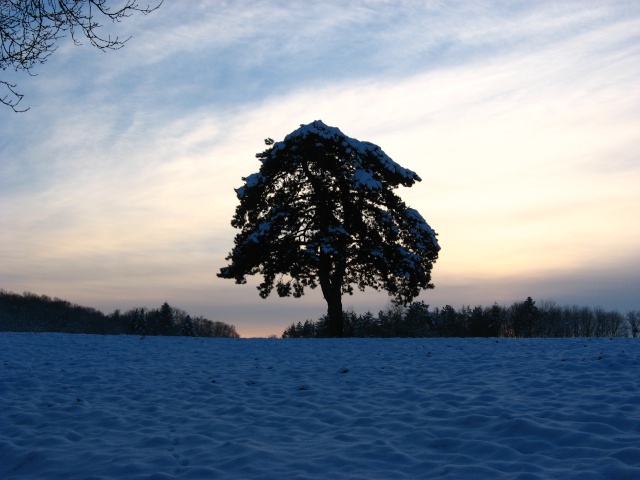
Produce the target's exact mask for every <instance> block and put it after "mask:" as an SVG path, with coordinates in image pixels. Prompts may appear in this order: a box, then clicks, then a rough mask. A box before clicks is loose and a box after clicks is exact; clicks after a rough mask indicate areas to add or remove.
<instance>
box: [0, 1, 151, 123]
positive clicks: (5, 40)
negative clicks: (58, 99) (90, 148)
mask: <svg viewBox="0 0 640 480" xmlns="http://www.w3.org/2000/svg"><path fill="white" fill-rule="evenodd" d="M112 3H113V2H112V1H110V0H1V1H0V39H1V40H2V45H1V47H0V70H6V69H7V68H11V69H13V70H14V71H16V72H20V71H22V72H25V73H28V74H30V75H33V73H32V70H33V68H34V67H35V66H36V65H37V64H42V63H45V62H46V61H47V59H48V58H49V56H50V55H51V54H52V53H53V52H54V51H55V50H56V48H57V47H56V43H57V41H58V40H59V39H60V38H62V37H64V36H65V35H66V34H67V33H70V34H71V38H72V39H73V41H74V42H75V43H76V45H80V43H81V37H85V38H86V39H87V40H88V41H89V43H90V44H91V45H92V46H94V47H96V48H98V49H99V50H102V51H106V50H118V49H120V48H122V47H123V46H124V44H125V43H126V42H127V40H129V39H128V38H126V39H120V38H119V37H112V36H111V35H108V34H107V35H103V34H102V33H100V31H99V29H100V27H101V26H102V25H101V24H100V23H99V22H100V21H104V20H109V21H111V22H120V21H121V20H122V19H124V18H126V17H129V16H131V15H132V14H133V13H134V12H141V13H144V14H147V13H150V12H152V11H153V10H155V9H156V8H158V7H159V6H160V4H161V3H162V1H160V3H159V4H158V5H156V6H155V7H150V6H146V7H140V6H139V5H138V2H137V1H136V0H126V2H124V4H122V3H121V4H120V5H119V6H117V7H116V8H113V7H112V6H111V4H112ZM0 85H2V86H3V87H4V88H5V89H6V93H5V94H4V95H1V94H0V102H2V103H3V104H4V105H6V106H8V107H10V108H12V109H13V111H15V112H20V111H25V110H28V108H27V109H25V110H20V109H18V104H19V103H20V101H21V100H22V98H23V96H24V95H22V94H20V93H19V92H18V91H17V90H16V85H15V84H13V83H10V82H7V81H4V80H0Z"/></svg>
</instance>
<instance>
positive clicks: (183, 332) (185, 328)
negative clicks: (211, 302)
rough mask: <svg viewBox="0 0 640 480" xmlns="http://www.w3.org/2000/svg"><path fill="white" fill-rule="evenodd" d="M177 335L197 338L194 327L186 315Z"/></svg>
mask: <svg viewBox="0 0 640 480" xmlns="http://www.w3.org/2000/svg"><path fill="white" fill-rule="evenodd" d="M178 335H180V336H183V337H197V336H198V334H197V332H196V326H195V325H194V324H193V321H192V320H191V317H190V316H189V315H187V316H186V317H185V318H184V320H183V321H182V325H181V326H180V330H179V331H178Z"/></svg>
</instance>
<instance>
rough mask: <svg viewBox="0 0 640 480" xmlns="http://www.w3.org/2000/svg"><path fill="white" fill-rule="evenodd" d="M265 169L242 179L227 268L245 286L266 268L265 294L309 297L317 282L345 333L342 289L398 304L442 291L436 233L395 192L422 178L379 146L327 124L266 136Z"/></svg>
mask: <svg viewBox="0 0 640 480" xmlns="http://www.w3.org/2000/svg"><path fill="white" fill-rule="evenodd" d="M265 143H266V144H267V146H268V147H269V148H267V149H266V150H265V151H264V152H262V153H259V154H257V157H258V159H259V160H260V161H261V162H262V165H261V167H260V171H259V172H258V173H254V174H253V175H250V176H248V177H246V178H243V180H244V182H245V183H244V185H243V186H242V187H240V188H238V189H237V190H236V193H237V196H238V199H239V200H240V205H238V207H237V208H236V212H235V215H234V217H233V220H232V222H231V224H232V226H233V227H235V228H238V229H239V230H240V232H239V233H238V234H237V235H236V237H235V244H234V247H233V250H232V251H231V253H230V254H229V256H228V257H227V260H230V264H229V265H228V266H227V267H224V268H222V269H221V271H220V273H219V274H218V276H219V277H222V278H232V279H235V280H236V283H240V284H243V283H246V277H247V275H255V274H260V275H262V276H263V278H264V281H263V282H262V283H261V284H260V286H259V287H258V289H259V292H260V296H261V297H263V298H266V297H267V296H268V295H269V294H270V293H271V291H272V290H273V288H274V286H275V288H276V291H277V293H278V295H280V296H281V297H286V296H290V295H293V296H294V297H300V296H302V295H303V293H304V290H305V288H306V287H310V288H315V287H317V286H318V285H319V286H320V288H321V290H322V294H323V296H324V298H325V300H326V301H327V305H328V317H329V333H330V334H331V335H332V336H342V334H343V328H342V322H343V312H342V294H344V293H348V294H352V293H353V290H354V286H356V287H358V288H359V289H360V290H364V289H365V287H371V288H374V289H376V290H386V291H387V292H388V293H389V294H390V295H391V296H392V297H394V300H395V301H396V302H397V303H400V304H406V303H409V302H411V301H412V299H413V298H414V297H415V296H417V295H418V294H419V293H420V291H421V290H422V289H426V288H433V285H432V284H431V269H432V267H433V263H434V262H435V261H436V259H437V258H438V251H439V250H440V247H439V246H438V241H437V238H436V233H435V232H434V231H433V230H432V229H431V227H430V226H429V225H428V224H427V222H426V221H425V220H424V218H423V217H422V216H421V215H420V214H419V213H418V212H417V211H416V210H414V209H412V208H409V207H407V206H406V205H405V204H404V202H403V201H402V200H401V199H400V197H399V196H398V195H396V194H395V192H394V189H396V188H397V187H398V186H400V185H402V186H405V187H410V186H412V185H413V184H414V183H415V182H417V181H420V180H421V179H420V177H419V176H418V175H417V174H416V173H415V172H412V171H411V170H408V169H406V168H403V167H401V166H400V165H398V164H397V163H395V162H394V161H393V160H391V158H389V157H388V156H387V155H386V154H385V153H384V152H383V151H382V150H381V149H380V147H378V146H377V145H374V144H372V143H369V142H362V141H359V140H356V139H353V138H350V137H347V136H346V135H344V134H343V133H342V132H341V131H340V130H338V129H337V128H334V127H329V126H327V125H325V124H324V123H323V122H321V121H315V122H313V123H310V124H308V125H302V126H301V127H300V128H299V129H297V130H295V131H294V132H292V133H290V134H289V135H287V136H286V137H285V139H284V141H282V142H277V143H274V142H273V140H271V139H267V140H266V141H265Z"/></svg>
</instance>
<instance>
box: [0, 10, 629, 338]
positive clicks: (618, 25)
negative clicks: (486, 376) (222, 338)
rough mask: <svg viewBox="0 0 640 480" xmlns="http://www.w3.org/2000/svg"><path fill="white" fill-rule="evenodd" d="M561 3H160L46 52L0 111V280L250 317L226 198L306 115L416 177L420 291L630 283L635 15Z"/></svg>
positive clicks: (312, 302) (251, 297) (449, 295)
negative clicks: (118, 35) (114, 41)
mask: <svg viewBox="0 0 640 480" xmlns="http://www.w3.org/2000/svg"><path fill="white" fill-rule="evenodd" d="M203 5H204V4H203ZM289 5H291V6H289ZM578 5H582V4H581V3H580V4H565V3H563V4H557V3H555V2H548V3H546V2H542V3H537V4H535V5H534V4H529V3H513V4H510V6H509V7H508V8H507V9H504V8H497V7H495V6H494V4H491V3H483V4H478V3H468V4H459V5H456V6H452V4H449V3H438V2H425V3H415V2H407V3H401V4H400V6H398V4H397V3H396V2H349V3H348V4H344V3H343V2H325V3H320V4H314V5H313V6H308V2H299V3H296V2H293V4H290V3H288V4H287V7H285V6H284V4H282V3H273V2H251V3H244V2H233V3H229V4H220V3H218V2H216V3H214V4H206V5H204V6H202V7H201V6H200V4H198V6H195V7H191V9H190V10H185V9H184V7H182V6H176V5H169V4H167V5H163V7H162V8H161V9H160V10H159V11H158V12H156V13H154V14H153V15H151V16H148V17H144V18H141V19H136V20H135V22H134V23H132V24H131V28H134V27H135V28H134V30H137V28H138V27H140V28H141V29H142V28H143V26H145V25H153V28H150V30H149V31H148V32H145V31H142V30H141V31H139V32H138V33H137V34H136V35H135V36H134V38H133V39H132V40H131V42H130V43H129V44H128V45H127V46H126V47H125V49H123V50H122V51H120V52H115V54H114V55H108V56H104V55H98V56H94V55H93V52H91V51H89V50H87V49H79V52H80V53H76V50H74V49H69V50H68V51H67V50H64V51H63V52H57V53H56V55H54V56H53V57H52V58H51V61H50V63H48V64H47V68H51V69H52V70H47V72H48V73H47V77H46V78H44V76H43V78H42V79H41V80H42V81H41V82H39V83H38V92H36V93H35V94H34V96H33V97H32V98H33V102H34V103H32V104H31V105H32V107H33V109H32V111H31V112H29V113H28V114H26V115H21V116H11V117H10V118H9V117H7V116H6V115H7V114H6V113H5V112H2V113H0V115H2V117H0V121H1V122H2V130H3V132H4V133H5V135H3V137H4V139H0V152H1V156H2V162H0V201H1V203H2V211H0V264H1V265H2V266H1V267H0V275H1V278H2V281H3V282H6V283H5V287H4V288H9V289H15V290H18V291H21V290H23V289H32V290H35V291H37V292H38V293H47V294H50V295H57V296H61V297H66V298H70V299H71V300H72V301H77V302H79V303H82V301H81V299H82V298H88V299H95V300H96V301H98V302H100V305H112V304H113V303H116V304H118V303H117V302H118V301H119V300H118V299H122V301H125V300H126V301H128V299H131V301H134V300H135V299H136V298H139V299H140V303H145V304H147V305H153V304H155V303H158V302H159V301H160V300H162V299H166V300H168V301H170V303H176V304H177V306H179V307H182V308H186V309H187V310H189V308H188V307H189V305H188V304H187V305H184V304H182V305H181V304H180V300H181V299H184V301H185V302H187V303H192V304H193V305H199V306H203V308H204V305H206V304H207V302H209V301H210V302H211V303H212V304H214V305H215V304H219V307H218V306H213V307H211V310H209V311H211V312H213V313H215V312H220V314H222V313H221V312H222V311H223V310H224V312H230V311H232V310H233V305H235V306H236V308H237V309H238V310H237V312H238V315H239V317H242V318H245V319H247V320H243V322H244V321H247V322H249V320H248V318H249V317H250V316H251V315H252V314H253V313H252V312H255V309H256V305H265V304H264V303H261V301H260V300H259V299H258V297H257V294H256V292H254V291H253V288H251V287H241V286H235V285H232V284H230V282H224V281H222V280H220V279H217V278H216V277H215V273H216V272H217V271H218V269H219V268H220V267H221V266H222V265H224V256H225V255H226V253H227V252H228V251H229V249H230V248H231V245H232V241H233V235H234V233H235V232H234V231H233V229H232V228H231V227H230V225H229V221H230V219H231V216H232V214H233V211H234V208H235V205H236V202H237V199H236V198H235V195H234V193H233V188H234V187H237V186H239V185H240V184H241V177H243V176H247V175H249V174H251V173H253V172H255V171H257V169H258V167H259V163H258V162H257V161H256V159H255V158H254V155H255V153H256V152H258V151H261V150H262V149H264V144H263V143H262V139H263V138H266V137H272V138H274V139H281V138H283V137H284V136H285V135H286V134H288V133H289V132H291V131H292V130H294V129H295V128H297V126H298V125H299V124H301V123H308V122H310V121H313V120H315V119H322V120H324V121H325V122H326V123H328V124H330V125H334V126H337V127H339V128H341V129H342V130H343V131H344V132H345V134H347V135H350V136H353V137H355V138H358V139H361V140H369V141H372V142H374V143H376V144H378V145H380V146H381V147H382V148H383V149H384V150H385V151H386V152H387V153H388V154H389V155H390V156H391V157H392V158H394V160H396V161H397V162H398V163H400V164H401V165H403V166H405V167H407V168H411V169H412V170H416V171H417V172H418V173H419V174H420V175H421V177H422V178H423V179H424V181H423V182H422V183H419V184H417V185H415V186H414V187H413V188H412V189H408V190H403V191H401V192H400V194H401V195H402V197H403V198H405V199H406V201H407V203H408V204H409V205H411V206H412V207H415V208H417V209H418V210H419V211H420V212H421V213H422V214H423V215H424V216H425V218H426V219H427V221H428V222H429V223H430V224H431V225H432V226H433V227H434V229H435V230H436V231H438V232H439V233H440V243H441V244H442V246H443V250H442V253H441V257H440V260H439V261H438V263H437V264H436V267H435V269H434V282H435V283H436V286H437V290H436V291H434V292H427V293H426V294H425V295H426V296H427V298H434V299H438V301H442V302H444V303H452V304H454V303H455V302H456V301H457V298H459V295H470V297H469V300H461V301H468V302H471V301H472V300H471V299H472V298H474V299H478V300H477V301H478V302H481V301H489V302H490V301H492V300H493V297H492V298H487V299H486V300H481V299H480V297H481V296H482V295H485V296H491V295H489V294H490V293H491V288H495V289H497V290H495V291H504V292H506V291H507V290H508V291H512V290H509V289H507V288H506V287H508V286H509V285H516V284H518V282H520V283H519V284H520V285H524V286H526V288H524V287H523V288H522V289H521V290H518V291H517V293H518V294H520V293H521V291H524V290H527V289H529V290H535V291H527V293H526V295H527V296H528V295H532V296H534V297H535V296H536V295H537V293H536V292H540V291H547V290H548V289H545V287H544V282H542V281H540V282H537V280H536V281H535V282H534V281H529V280H528V279H539V278H550V277H551V276H553V277H554V278H562V279H563V280H562V281H560V280H558V281H557V282H556V283H553V282H552V283H553V284H554V285H555V286H557V287H558V295H560V296H561V295H562V292H569V291H571V292H573V293H571V295H575V296H576V297H575V298H578V297H577V295H578V293H576V292H577V291H578V289H577V288H569V287H567V288H565V289H564V290H563V289H562V288H561V285H562V284H563V282H565V281H566V282H573V283H568V285H569V286H570V285H578V286H580V288H583V286H584V285H585V284H583V283H582V282H581V281H575V280H576V279H580V278H582V275H583V274H584V275H585V276H587V277H589V276H591V275H590V274H588V273H587V272H590V271H593V270H594V269H595V270H597V271H598V272H607V274H606V275H604V274H602V275H601V277H602V278H615V271H616V269H622V270H621V271H625V272H626V271H627V270H625V269H624V265H625V262H626V264H633V265H635V264H637V262H636V263H633V262H634V261H636V260H637V253H636V252H637V241H635V239H637V238H640V230H639V229H640V225H638V222H636V221H635V217H636V212H637V210H638V207H640V194H639V193H638V189H637V184H638V180H640V167H639V166H638V165H640V164H639V163H638V162H637V153H636V152H637V151H638V146H639V143H638V142H639V140H640V137H639V136H638V131H640V130H639V129H638V125H639V123H640V111H639V109H638V105H640V89H638V87H637V78H638V77H640V61H638V60H639V58H640V48H639V47H638V45H640V43H639V42H638V33H637V32H639V31H640V12H639V11H637V9H636V8H634V7H629V8H628V10H624V9H619V8H615V6H613V7H612V6H610V5H608V4H607V5H604V6H594V7H593V8H583V7H581V8H577V6H578ZM132 20H133V19H132ZM125 24H126V22H125V23H123V24H122V25H123V26H124V25H125ZM58 53H60V55H58ZM76 55H78V56H77V57H76ZM56 62H57V63H56ZM36 80H38V79H36ZM36 104H37V105H36ZM9 120H10V121H9ZM8 139H11V141H9V140H8ZM633 259H636V260H633ZM590 269H591V270H590ZM558 272H565V273H562V274H560V273H558ZM625 275H626V274H625ZM625 278H627V277H625ZM629 278H630V279H631V280H630V281H631V282H633V281H634V280H633V279H634V278H635V279H636V280H637V275H636V276H635V277H634V276H633V274H630V276H629ZM505 279H508V280H505ZM501 282H502V283H501ZM536 282H537V283H536ZM612 285H613V283H612ZM616 285H617V284H616ZM485 286H486V287H485ZM513 288H514V289H515V288H516V287H513ZM613 288H614V287H612V289H613ZM615 288H618V287H617V286H616V287H615ZM54 290H55V291H54ZM583 290H584V291H587V290H588V288H587V287H586V286H584V288H583ZM513 291H514V292H515V290H513ZM589 291H591V290H589ZM618 291H620V290H619V289H618ZM625 291H626V290H625ZM235 292H239V293H235ZM474 292H476V293H474ZM76 295H77V296H76ZM432 295H433V297H432ZM606 295H607V293H606V292H603V293H602V298H604V297H605V296H606ZM173 298H176V300H175V301H174V300H172V299H173ZM358 298H361V300H360V299H353V300H354V302H356V303H355V304H356V305H363V306H364V305H366V304H369V305H370V304H371V302H379V303H382V304H383V303H384V302H386V296H385V295H384V294H382V295H381V296H378V295H374V296H370V297H369V296H364V297H358ZM580 298H583V297H580ZM110 299H111V300H110ZM113 299H115V300H113ZM373 299H375V300H373ZM234 302H235V303H234ZM288 302H294V301H293V300H279V299H276V301H274V302H273V303H268V305H269V308H274V309H276V310H277V311H280V310H278V309H284V310H286V309H289V308H291V309H292V310H291V311H292V312H293V311H294V310H295V311H296V312H299V311H300V310H296V309H304V308H307V307H309V308H311V309H315V308H321V307H322V299H321V298H316V297H313V299H311V297H308V298H305V300H303V301H302V302H301V303H297V302H296V303H295V307H294V306H291V307H290V306H289V303H288ZM358 302H362V303H358ZM428 303H429V302H428ZM118 305H119V306H121V307H124V306H125V305H122V304H118ZM298 305H302V306H300V307H299V306H298ZM97 306H99V305H97ZM132 306H133V305H132ZM114 308H115V307H114ZM257 308H263V307H257ZM363 308H364V307H363ZM371 308H372V309H373V310H375V309H376V308H378V307H376V306H375V305H374V306H372V307H371ZM216 309H218V310H216ZM220 309H222V310H220ZM284 310H282V311H284ZM242 312H244V313H242ZM194 313H196V314H197V312H194ZM203 313H204V312H203ZM224 314H225V315H226V313H224ZM276 315H277V314H276ZM296 315H297V313H296ZM310 318H314V317H313V316H311V317H310ZM302 319H303V318H302ZM274 321H275V320H274ZM287 322H288V320H287ZM289 323H290V322H289ZM238 326H239V327H240V325H238ZM252 328H253V327H252ZM239 330H242V328H239ZM274 333H279V332H274Z"/></svg>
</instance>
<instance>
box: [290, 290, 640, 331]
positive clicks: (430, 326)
mask: <svg viewBox="0 0 640 480" xmlns="http://www.w3.org/2000/svg"><path fill="white" fill-rule="evenodd" d="M328 333H329V329H328V319H327V317H326V316H323V317H320V318H319V319H318V320H316V321H311V320H307V321H305V322H304V323H302V322H298V323H297V324H291V326H290V327H288V328H287V329H286V330H285V331H284V333H283V334H282V337H283V338H310V337H326V336H328ZM344 335H345V336H347V337H515V338H518V337H520V338H525V337H527V338H530V337H545V338H549V337H558V338H560V337H629V336H631V337H634V338H637V337H639V336H640V311H631V312H628V313H627V314H626V315H623V314H621V313H618V312H615V311H605V310H603V309H601V308H589V307H578V306H570V307H568V306H558V305H556V304H555V302H552V301H547V302H543V303H541V304H540V305H536V302H534V301H533V300H532V299H531V297H528V298H527V299H526V300H525V301H523V302H515V303H514V304H513V305H511V306H510V307H504V306H501V305H498V304H497V303H496V304H494V305H493V306H491V307H482V306H476V307H473V308H472V307H470V306H469V307H462V308H461V309H459V310H456V309H454V308H453V307H451V306H450V305H447V306H445V307H444V308H442V309H440V308H436V309H435V310H433V311H429V305H427V304H425V303H424V302H413V303H411V304H410V305H409V306H408V307H402V306H391V307H389V308H387V309H386V310H382V311H380V312H379V313H378V316H377V317H376V316H374V315H373V314H372V313H371V312H367V313H365V314H364V315H357V314H356V313H355V312H353V311H347V312H345V313H344Z"/></svg>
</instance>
